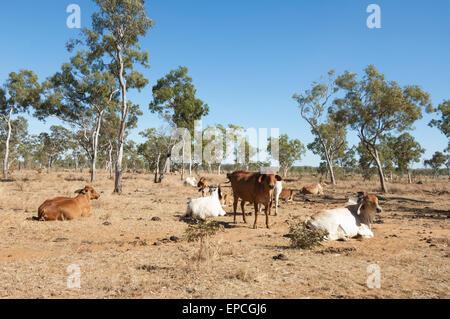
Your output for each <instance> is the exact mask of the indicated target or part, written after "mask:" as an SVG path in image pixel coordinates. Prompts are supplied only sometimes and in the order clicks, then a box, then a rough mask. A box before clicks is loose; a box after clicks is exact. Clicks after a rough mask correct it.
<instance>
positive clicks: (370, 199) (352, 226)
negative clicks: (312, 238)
mask: <svg viewBox="0 0 450 319" xmlns="http://www.w3.org/2000/svg"><path fill="white" fill-rule="evenodd" d="M358 195H359V197H358V199H357V200H354V199H350V200H349V202H348V204H349V205H348V206H347V207H342V208H335V209H329V210H323V211H321V212H319V213H317V214H315V215H313V216H311V217H309V218H308V219H307V220H306V224H307V225H308V227H310V228H312V229H318V230H322V231H327V232H328V236H327V238H326V239H327V240H348V239H350V238H353V237H357V236H361V237H363V238H372V237H373V236H374V235H373V232H372V230H371V224H372V223H373V219H374V217H375V214H376V213H380V212H381V211H382V209H381V207H380V206H379V204H378V198H377V197H376V196H374V195H364V193H358Z"/></svg>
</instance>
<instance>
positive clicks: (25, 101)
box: [0, 70, 42, 116]
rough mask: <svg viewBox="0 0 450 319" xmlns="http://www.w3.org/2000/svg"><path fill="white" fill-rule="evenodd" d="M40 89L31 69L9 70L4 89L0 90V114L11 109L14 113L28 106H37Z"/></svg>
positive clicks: (2, 114)
mask: <svg viewBox="0 0 450 319" xmlns="http://www.w3.org/2000/svg"><path fill="white" fill-rule="evenodd" d="M41 91H42V89H41V86H40V84H39V80H38V77H37V75H36V74H35V73H34V72H33V71H29V70H20V72H19V73H16V72H11V73H10V74H9V76H8V79H7V80H6V83H5V85H4V89H1V90H0V116H7V114H8V113H9V111H10V110H11V109H12V110H13V114H16V113H18V112H25V111H27V109H28V108H29V107H38V106H39V103H40V95H41Z"/></svg>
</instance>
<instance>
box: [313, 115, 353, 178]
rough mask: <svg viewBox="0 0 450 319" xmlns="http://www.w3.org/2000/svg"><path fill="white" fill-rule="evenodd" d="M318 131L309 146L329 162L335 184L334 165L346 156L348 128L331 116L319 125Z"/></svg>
mask: <svg viewBox="0 0 450 319" xmlns="http://www.w3.org/2000/svg"><path fill="white" fill-rule="evenodd" d="M317 131H318V132H319V134H317V133H316V134H315V135H316V137H315V138H314V141H313V142H312V143H309V144H308V145H307V147H308V149H309V150H311V151H312V152H313V153H314V154H316V155H320V157H321V158H322V160H324V161H325V163H327V167H328V171H329V173H330V179H331V183H332V184H333V185H335V184H336V177H335V174H334V165H335V162H336V161H337V160H338V159H339V158H340V157H343V156H344V152H345V149H346V148H347V139H346V137H347V130H346V128H345V126H343V125H341V124H340V123H336V121H334V120H333V119H332V118H331V117H329V118H328V121H327V122H326V123H323V124H320V125H319V126H318V127H317ZM313 134H314V130H313ZM319 136H320V137H319Z"/></svg>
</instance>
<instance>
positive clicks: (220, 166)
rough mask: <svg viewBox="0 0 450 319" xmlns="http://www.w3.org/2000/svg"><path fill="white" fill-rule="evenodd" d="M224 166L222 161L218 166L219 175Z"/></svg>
mask: <svg viewBox="0 0 450 319" xmlns="http://www.w3.org/2000/svg"><path fill="white" fill-rule="evenodd" d="M221 168H222V163H220V164H219V165H218V166H217V175H220V170H221Z"/></svg>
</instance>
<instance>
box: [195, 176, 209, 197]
mask: <svg viewBox="0 0 450 319" xmlns="http://www.w3.org/2000/svg"><path fill="white" fill-rule="evenodd" d="M197 187H198V191H199V192H202V196H203V197H204V196H205V193H206V192H207V191H208V190H209V184H208V181H207V180H206V178H204V177H202V178H200V181H199V182H198V183H197Z"/></svg>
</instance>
